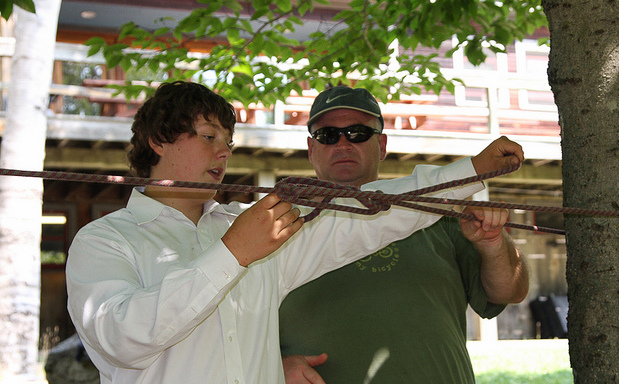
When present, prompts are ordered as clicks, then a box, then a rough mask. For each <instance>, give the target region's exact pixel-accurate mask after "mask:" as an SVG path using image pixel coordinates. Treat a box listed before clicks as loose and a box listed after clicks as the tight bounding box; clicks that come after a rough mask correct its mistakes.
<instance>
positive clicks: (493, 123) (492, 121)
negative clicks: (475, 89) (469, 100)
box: [486, 87, 500, 136]
mask: <svg viewBox="0 0 619 384" xmlns="http://www.w3.org/2000/svg"><path fill="white" fill-rule="evenodd" d="M486 91H487V92H488V133H490V135H492V136H499V135H500V130H499V116H498V107H499V105H498V104H499V97H498V89H497V88H496V87H488V88H487V90H486Z"/></svg>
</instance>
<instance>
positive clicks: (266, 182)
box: [256, 169, 276, 200]
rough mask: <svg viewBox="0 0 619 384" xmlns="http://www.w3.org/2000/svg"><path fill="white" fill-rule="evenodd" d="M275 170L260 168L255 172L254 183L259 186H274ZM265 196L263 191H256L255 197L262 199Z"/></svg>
mask: <svg viewBox="0 0 619 384" xmlns="http://www.w3.org/2000/svg"><path fill="white" fill-rule="evenodd" d="M275 181H276V180H275V172H273V171H272V170H264V169H263V170H261V171H258V173H257V174H256V185H258V186H259V187H274V186H275ZM264 196H266V194H265V193H256V199H257V200H259V199H262V198H263V197H264Z"/></svg>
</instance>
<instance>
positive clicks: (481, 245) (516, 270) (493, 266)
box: [460, 207, 529, 304]
mask: <svg viewBox="0 0 619 384" xmlns="http://www.w3.org/2000/svg"><path fill="white" fill-rule="evenodd" d="M465 212H468V213H471V214H473V215H475V217H476V218H477V219H478V221H475V220H471V221H469V220H465V219H461V220H460V227H461V228H462V234H463V235H464V236H465V237H466V238H467V239H468V240H469V241H471V242H472V243H473V245H474V246H475V248H476V249H477V250H478V251H479V253H480V255H481V271H480V276H481V282H482V285H483V287H484V290H485V291H486V294H487V295H488V300H489V301H490V302H492V303H495V304H507V303H519V302H521V301H522V300H524V298H525V297H526V295H527V293H528V291H529V274H528V271H527V268H526V265H525V263H524V257H523V255H522V254H521V253H520V251H519V250H518V249H517V248H516V246H515V245H514V243H513V241H512V240H511V238H510V237H509V235H508V234H507V233H506V232H505V231H504V230H503V226H504V225H505V223H506V222H507V218H508V216H509V215H508V213H509V212H508V211H507V210H505V209H499V208H488V207H468V208H467V209H466V210H465Z"/></svg>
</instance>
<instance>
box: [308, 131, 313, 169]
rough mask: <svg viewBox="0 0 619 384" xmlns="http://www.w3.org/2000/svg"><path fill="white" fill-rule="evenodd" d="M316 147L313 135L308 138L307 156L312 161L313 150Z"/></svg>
mask: <svg viewBox="0 0 619 384" xmlns="http://www.w3.org/2000/svg"><path fill="white" fill-rule="evenodd" d="M313 149H314V142H313V141H312V138H311V137H308V138H307V157H308V158H309V161H310V163H311V162H312V151H313Z"/></svg>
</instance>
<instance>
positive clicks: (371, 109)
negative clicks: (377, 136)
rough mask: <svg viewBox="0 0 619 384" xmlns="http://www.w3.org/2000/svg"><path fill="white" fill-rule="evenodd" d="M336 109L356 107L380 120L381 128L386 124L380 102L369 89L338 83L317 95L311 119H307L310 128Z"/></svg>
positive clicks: (311, 111) (355, 108)
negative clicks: (320, 118)
mask: <svg viewBox="0 0 619 384" xmlns="http://www.w3.org/2000/svg"><path fill="white" fill-rule="evenodd" d="M335 109H354V110H356V111H361V112H365V113H367V114H368V115H371V116H374V117H377V118H378V119H379V120H380V129H381V130H382V129H383V127H384V126H385V121H384V119H383V115H382V114H381V113H380V107H379V106H378V102H377V101H376V99H375V98H374V96H372V94H371V93H370V92H369V91H368V90H367V89H365V88H354V89H353V88H350V87H347V86H345V85H338V86H337V87H333V88H329V89H327V90H324V91H322V92H320V94H319V95H318V96H316V99H315V100H314V103H313V104H312V108H311V109H310V117H309V120H308V121H307V127H308V129H309V127H310V126H311V125H312V124H313V123H314V122H315V121H316V120H318V118H319V117H320V116H322V115H324V114H325V113H327V112H329V111H333V110H335Z"/></svg>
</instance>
